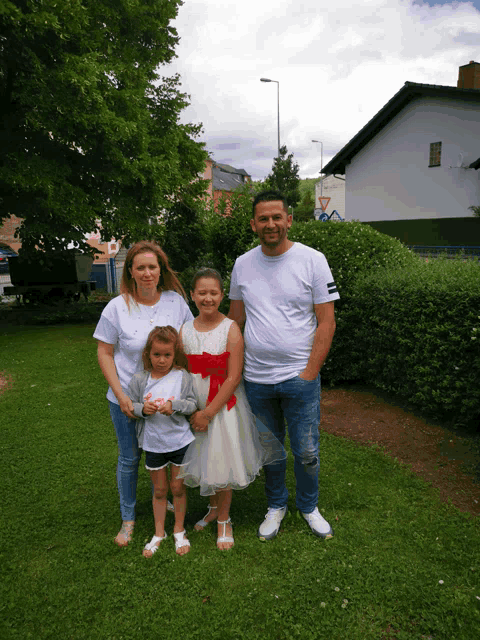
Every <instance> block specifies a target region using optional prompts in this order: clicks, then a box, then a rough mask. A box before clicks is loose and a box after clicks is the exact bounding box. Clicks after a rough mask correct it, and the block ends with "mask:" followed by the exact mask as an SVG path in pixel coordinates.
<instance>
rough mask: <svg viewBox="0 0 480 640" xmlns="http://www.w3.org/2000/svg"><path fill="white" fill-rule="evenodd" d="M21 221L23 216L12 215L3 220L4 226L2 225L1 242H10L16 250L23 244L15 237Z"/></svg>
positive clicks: (0, 228) (0, 231)
mask: <svg viewBox="0 0 480 640" xmlns="http://www.w3.org/2000/svg"><path fill="white" fill-rule="evenodd" d="M21 222H22V219H21V218H17V216H10V218H7V219H5V220H4V221H3V226H1V227H0V242H4V243H5V244H8V245H9V246H10V247H12V249H13V250H14V251H18V250H19V249H20V247H21V246H22V243H21V242H20V241H19V240H18V238H14V234H15V230H16V229H17V228H18V227H19V226H20V224H21Z"/></svg>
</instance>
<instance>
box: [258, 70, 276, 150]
mask: <svg viewBox="0 0 480 640" xmlns="http://www.w3.org/2000/svg"><path fill="white" fill-rule="evenodd" d="M260 82H276V83H277V115H278V118H277V121H278V124H277V130H278V157H280V82H279V81H278V80H270V78H260Z"/></svg>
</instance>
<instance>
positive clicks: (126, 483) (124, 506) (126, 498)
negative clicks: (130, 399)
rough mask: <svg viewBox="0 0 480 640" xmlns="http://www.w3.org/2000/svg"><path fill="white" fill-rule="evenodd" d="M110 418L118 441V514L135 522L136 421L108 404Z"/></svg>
mask: <svg viewBox="0 0 480 640" xmlns="http://www.w3.org/2000/svg"><path fill="white" fill-rule="evenodd" d="M108 404H109V406H110V416H111V418H112V422H113V426H114V427H115V433H116V434H117V440H118V462H117V486H118V493H119V495H120V513H121V514H122V520H127V521H129V520H135V502H136V500H137V479H138V463H139V461H140V449H139V447H138V440H137V432H136V429H135V422H136V420H134V419H131V418H127V416H126V415H125V414H124V413H122V411H121V409H120V406H119V405H118V404H115V403H114V402H110V401H109V402H108Z"/></svg>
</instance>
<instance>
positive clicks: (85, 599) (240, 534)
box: [0, 326, 480, 640]
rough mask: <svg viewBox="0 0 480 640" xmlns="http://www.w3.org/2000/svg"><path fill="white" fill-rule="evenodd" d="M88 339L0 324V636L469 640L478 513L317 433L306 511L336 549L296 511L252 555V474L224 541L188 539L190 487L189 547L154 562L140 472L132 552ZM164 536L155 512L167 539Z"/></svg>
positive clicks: (66, 331) (259, 497) (370, 454)
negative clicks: (315, 513)
mask: <svg viewBox="0 0 480 640" xmlns="http://www.w3.org/2000/svg"><path fill="white" fill-rule="evenodd" d="M92 332H93V327H92V326H90V327H88V326H63V327H48V328H35V327H31V328H30V327H29V328H21V327H17V328H12V329H8V330H6V329H4V328H3V329H1V330H0V354H1V355H0V371H3V372H4V373H6V374H8V375H9V376H11V384H10V388H9V389H7V390H6V392H5V393H4V394H3V395H2V396H0V426H1V433H2V437H1V445H0V446H1V462H2V466H1V469H2V472H1V475H0V483H1V495H2V498H3V499H2V508H1V520H0V527H1V529H0V536H1V551H0V553H1V568H2V580H1V586H0V638H1V639H2V640H3V639H8V640H9V639H10V638H12V639H13V638H18V639H22V640H23V639H25V638H35V640H44V639H47V638H56V639H60V640H63V639H64V638H65V639H66V638H69V639H75V640H79V639H83V638H85V639H89V640H94V639H97V638H98V639H100V638H101V639H103V638H108V639H112V640H114V639H115V640H127V639H128V640H130V639H132V640H137V639H143V638H145V639H152V638H161V637H164V638H168V639H170V638H179V639H180V638H182V639H185V640H190V639H197V638H198V639H202V640H203V639H204V638H209V639H210V640H217V639H218V640H234V639H235V640H236V639H239V640H240V639H248V640H250V639H252V640H253V639H274V640H287V639H289V640H290V639H294V638H301V639H302V640H309V639H312V640H317V639H323V638H325V639H328V640H335V639H339V640H340V639H341V640H357V639H363V638H365V639H368V640H369V639H376V638H378V639H379V640H380V639H383V640H387V639H388V640H394V639H398V640H402V639H408V640H412V639H417V638H418V639H420V638H430V639H432V640H461V639H465V640H474V639H475V638H478V637H479V636H480V584H479V571H480V562H479V556H480V532H479V526H478V519H474V518H473V517H471V516H468V515H465V514H462V513H460V512H459V511H457V510H456V509H455V508H454V507H453V506H449V505H444V504H442V503H440V502H439V501H438V500H437V496H436V493H435V491H434V490H433V489H431V488H429V487H428V486H427V485H426V484H425V483H424V481H423V480H421V479H420V478H418V477H416V476H415V475H413V473H411V472H410V471H409V470H408V469H405V468H404V467H402V466H401V465H400V464H398V463H397V462H396V461H394V460H392V459H390V458H388V457H387V456H385V455H384V454H383V453H382V452H381V451H380V450H374V449H370V448H366V447H361V446H358V445H356V444H354V443H350V442H347V441H343V440H340V439H337V438H335V437H333V436H329V435H327V434H322V437H321V462H322V470H321V491H320V501H319V505H320V508H321V509H322V511H323V513H324V515H325V517H326V518H327V519H328V520H329V521H330V522H331V523H332V524H333V526H334V528H335V537H334V538H333V539H332V540H328V541H324V540H321V539H317V538H315V537H314V536H313V535H312V534H311V533H310V531H309V529H308V527H307V525H306V523H305V522H304V520H303V518H301V516H299V514H298V513H297V511H296V509H295V505H294V497H293V494H294V477H293V464H292V459H291V456H289V466H288V474H289V475H288V485H289V488H290V489H291V497H290V504H289V507H290V513H289V515H288V516H287V518H286V519H285V520H284V525H283V527H282V530H281V532H280V534H279V535H278V537H277V538H276V539H275V540H273V541H271V542H269V543H261V542H260V541H259V540H258V539H257V538H256V535H255V533H256V529H257V527H258V525H259V523H260V522H261V520H262V518H263V516H264V513H265V510H266V505H265V498H264V493H263V482H262V479H261V478H260V479H258V480H257V481H256V482H255V483H254V484H253V485H252V486H250V487H249V488H248V489H246V490H245V491H243V492H239V493H236V494H234V501H233V507H232V519H233V522H234V532H235V547H234V549H233V550H232V551H231V552H228V553H220V552H218V551H217V550H216V547H215V535H216V528H215V527H211V528H210V530H207V531H205V532H203V533H196V532H193V531H192V527H193V524H194V523H195V521H196V520H197V519H198V518H199V517H200V516H202V515H203V514H204V513H205V511H206V500H205V499H203V498H200V496H199V495H198V494H197V493H196V491H195V490H190V492H189V509H188V515H187V522H186V525H187V531H188V533H189V537H190V540H191V543H192V549H191V553H190V554H188V555H187V556H186V557H184V558H179V557H177V556H176V555H175V553H174V545H173V537H172V536H171V535H170V536H169V538H167V540H166V541H165V542H164V543H163V544H162V547H161V549H160V550H159V551H158V552H157V553H156V554H155V556H154V557H153V558H152V559H151V560H146V559H145V558H143V557H142V555H141V551H142V548H143V545H144V544H145V542H146V541H147V540H149V539H150V537H151V536H152V534H153V516H152V511H151V502H150V481H149V478H148V475H147V472H146V471H145V469H144V468H143V465H142V467H141V470H140V480H139V488H138V514H137V518H138V520H137V526H136V529H135V538H134V542H133V544H132V545H131V546H129V547H128V548H126V549H119V548H117V547H116V546H115V545H114V544H113V538H114V536H115V534H116V533H117V531H118V528H119V524H120V516H119V508H118V498H117V492H116V484H115V467H116V455H117V448H116V441H115V435H114V431H113V427H112V425H111V422H110V418H109V415H108V410H107V404H106V400H105V392H106V385H105V382H104V380H103V377H102V375H101V373H100V371H99V369H98V366H97V363H96V356H95V343H94V341H93V339H92V338H91V335H92ZM172 527H173V518H172V515H171V514H170V515H168V516H167V531H169V533H171V529H172Z"/></svg>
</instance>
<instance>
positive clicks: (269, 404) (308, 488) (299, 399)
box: [245, 375, 320, 513]
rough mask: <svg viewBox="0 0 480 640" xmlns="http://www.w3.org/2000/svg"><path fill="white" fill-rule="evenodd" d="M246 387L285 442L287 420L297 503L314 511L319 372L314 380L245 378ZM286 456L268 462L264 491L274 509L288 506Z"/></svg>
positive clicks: (305, 510)
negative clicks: (270, 381)
mask: <svg viewBox="0 0 480 640" xmlns="http://www.w3.org/2000/svg"><path fill="white" fill-rule="evenodd" d="M245 391H246V394H247V398H248V402H249V403H250V407H251V408H252V411H253V413H254V414H255V415H256V416H257V418H258V419H259V420H261V421H262V422H263V423H264V424H265V425H266V426H267V427H268V428H269V429H270V431H271V432H272V433H273V434H274V435H275V436H276V437H277V438H278V439H279V440H280V442H281V443H282V444H283V443H284V440H285V421H286V422H287V426H288V436H289V438H290V447H291V450H292V453H293V456H294V460H295V463H294V471H295V481H296V505H297V508H298V509H299V510H300V511H301V512H302V513H311V512H312V511H313V510H314V509H315V507H316V506H317V502H318V472H319V470H320V461H319V437H318V435H319V431H318V429H319V424H320V375H318V376H317V378H316V379H315V380H311V381H310V380H303V379H302V378H299V377H298V376H296V377H295V378H291V379H290V380H285V382H280V383H278V384H258V383H256V382H249V381H248V380H245ZM286 468H287V462H286V460H280V461H279V462H274V463H273V464H269V465H266V466H265V467H264V471H265V493H266V495H267V503H268V506H269V507H272V508H273V509H281V508H283V507H285V506H286V504H287V500H288V491H287V487H286V484H285V472H286Z"/></svg>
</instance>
